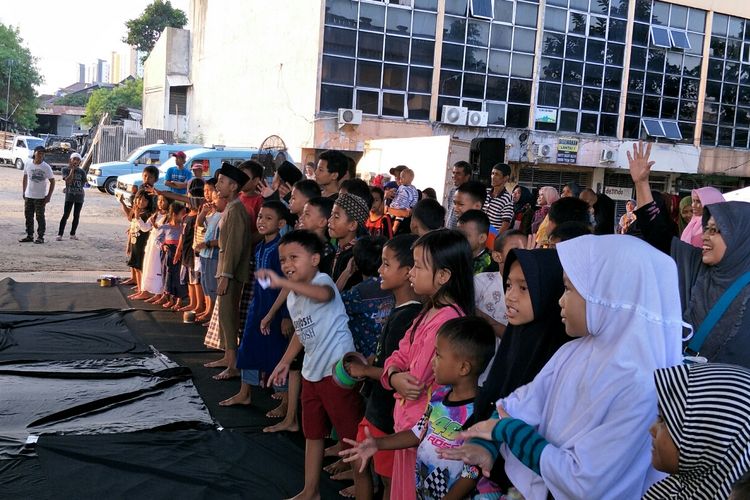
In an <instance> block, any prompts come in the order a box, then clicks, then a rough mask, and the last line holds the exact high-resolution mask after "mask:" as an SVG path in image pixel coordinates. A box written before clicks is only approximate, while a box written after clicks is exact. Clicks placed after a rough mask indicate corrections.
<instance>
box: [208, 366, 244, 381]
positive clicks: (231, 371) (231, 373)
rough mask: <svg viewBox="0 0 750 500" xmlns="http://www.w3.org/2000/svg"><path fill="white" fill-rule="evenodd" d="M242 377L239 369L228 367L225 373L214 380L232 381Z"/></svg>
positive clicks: (215, 376)
mask: <svg viewBox="0 0 750 500" xmlns="http://www.w3.org/2000/svg"><path fill="white" fill-rule="evenodd" d="M239 376H240V371H239V370H238V369H237V368H231V367H229V366H228V367H226V368H225V369H224V371H223V372H221V373H219V374H218V375H214V376H213V379H214V380H231V379H233V378H237V377H239Z"/></svg>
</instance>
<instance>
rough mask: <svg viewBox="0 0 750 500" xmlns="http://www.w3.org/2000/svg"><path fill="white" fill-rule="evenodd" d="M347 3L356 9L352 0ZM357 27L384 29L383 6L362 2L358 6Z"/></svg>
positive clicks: (373, 29)
mask: <svg viewBox="0 0 750 500" xmlns="http://www.w3.org/2000/svg"><path fill="white" fill-rule="evenodd" d="M349 3H351V4H353V5H355V7H354V8H355V9H356V4H355V3H354V2H349ZM327 5H328V4H327V3H326V6H327ZM359 27H360V29H364V30H371V31H383V30H384V29H385V7H384V6H382V5H373V4H368V3H364V2H362V3H361V4H360V7H359Z"/></svg>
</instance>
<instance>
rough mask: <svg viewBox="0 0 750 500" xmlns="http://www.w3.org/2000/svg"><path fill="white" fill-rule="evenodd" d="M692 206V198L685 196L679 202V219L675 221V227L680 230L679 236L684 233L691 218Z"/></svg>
mask: <svg viewBox="0 0 750 500" xmlns="http://www.w3.org/2000/svg"><path fill="white" fill-rule="evenodd" d="M692 204H693V197H692V196H685V197H684V198H682V199H681V200H680V218H679V219H678V220H677V227H679V229H680V234H682V232H683V231H685V228H686V227H687V225H688V224H689V223H690V221H691V220H692V218H693V207H692Z"/></svg>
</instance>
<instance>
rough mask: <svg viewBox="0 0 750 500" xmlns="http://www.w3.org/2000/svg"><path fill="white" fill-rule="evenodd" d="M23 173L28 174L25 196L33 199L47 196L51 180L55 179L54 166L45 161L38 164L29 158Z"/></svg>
mask: <svg viewBox="0 0 750 500" xmlns="http://www.w3.org/2000/svg"><path fill="white" fill-rule="evenodd" d="M23 173H24V174H25V175H26V191H24V193H23V195H24V197H25V198H29V199H32V200H41V199H43V198H46V197H47V191H49V189H48V188H49V180H50V179H54V174H53V173H52V167H50V166H49V165H48V164H47V162H44V161H43V162H42V163H40V164H39V165H37V164H36V163H34V162H33V161H32V160H29V161H27V162H26V166H25V167H24V169H23Z"/></svg>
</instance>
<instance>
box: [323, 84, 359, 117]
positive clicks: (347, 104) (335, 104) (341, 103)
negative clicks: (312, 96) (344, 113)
mask: <svg viewBox="0 0 750 500" xmlns="http://www.w3.org/2000/svg"><path fill="white" fill-rule="evenodd" d="M353 96H354V90H353V89H352V88H351V87H338V86H336V85H325V84H323V85H321V86H320V110H321V111H337V110H338V109H339V108H351V107H352V97H353Z"/></svg>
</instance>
